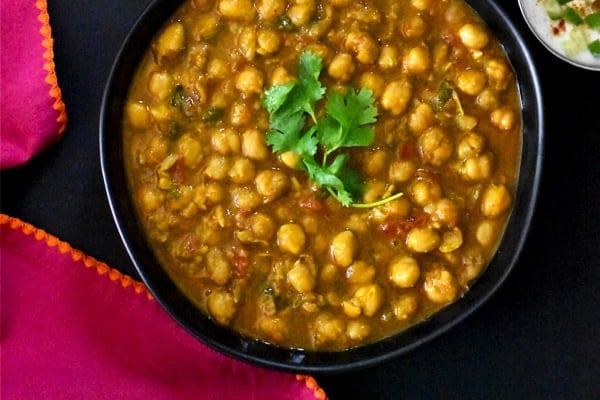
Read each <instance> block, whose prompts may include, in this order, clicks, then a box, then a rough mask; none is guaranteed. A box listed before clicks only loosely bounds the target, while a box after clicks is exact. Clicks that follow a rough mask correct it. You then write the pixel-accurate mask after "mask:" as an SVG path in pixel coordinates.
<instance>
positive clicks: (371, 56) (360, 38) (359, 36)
mask: <svg viewBox="0 0 600 400" xmlns="http://www.w3.org/2000/svg"><path fill="white" fill-rule="evenodd" d="M344 46H345V47H346V50H348V51H350V52H352V53H354V55H355V57H356V60H357V61H358V62H359V63H361V64H373V63H374V62H375V61H376V60H377V55H378V54H379V46H377V43H376V42H375V41H374V40H373V38H372V37H371V36H370V35H369V34H368V33H366V32H361V31H353V32H350V33H348V36H346V41H345V43H344Z"/></svg>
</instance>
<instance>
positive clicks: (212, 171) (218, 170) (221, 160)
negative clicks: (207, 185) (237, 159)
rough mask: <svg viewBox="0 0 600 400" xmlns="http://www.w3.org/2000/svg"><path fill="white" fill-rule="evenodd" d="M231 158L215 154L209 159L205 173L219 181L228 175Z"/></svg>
mask: <svg viewBox="0 0 600 400" xmlns="http://www.w3.org/2000/svg"><path fill="white" fill-rule="evenodd" d="M229 165H230V162H229V159H228V158H226V157H218V156H213V157H211V158H210V159H209V160H208V163H207V164H206V168H205V169H204V175H206V176H208V177H209V178H211V179H215V180H217V181H220V180H223V179H225V178H226V177H227V172H228V171H229Z"/></svg>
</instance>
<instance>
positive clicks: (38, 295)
mask: <svg viewBox="0 0 600 400" xmlns="http://www.w3.org/2000/svg"><path fill="white" fill-rule="evenodd" d="M0 276H1V285H2V292H1V302H0V307H1V310H2V321H1V322H2V325H1V329H0V344H1V350H2V360H1V361H2V368H1V369H2V372H1V374H2V375H1V379H2V380H1V382H2V387H1V392H0V397H1V398H2V399H3V400H11V399H66V400H68V399H153V400H160V399H220V400H227V399H235V400H243V399H280V400H286V399H289V400H309V399H310V400H315V399H321V400H325V399H326V395H325V393H324V391H323V390H322V389H321V388H320V387H319V386H318V384H317V383H316V381H315V380H314V379H313V378H311V377H309V376H304V375H293V374H289V373H282V372H276V371H271V370H267V369H263V368H259V367H255V366H252V365H250V364H246V363H243V362H240V361H237V360H234V359H231V358H229V357H226V356H224V355H222V354H220V353H217V352H215V351H213V350H212V349H209V348H208V347H206V346H205V345H203V344H201V343H200V342H198V341H197V340H196V339H195V338H193V337H192V336H191V335H189V334H188V333H187V332H186V331H185V330H184V329H183V328H181V327H180V326H179V325H178V324H177V323H176V322H175V321H173V320H172V319H171V317H169V316H168V315H167V314H166V313H165V312H164V311H163V309H162V308H161V307H160V305H159V304H158V303H157V302H156V301H155V300H153V299H152V296H151V295H150V293H149V292H148V291H147V289H146V287H145V286H144V285H143V284H142V283H140V282H137V281H135V280H133V279H131V278H130V277H128V276H124V275H122V274H121V273H120V272H118V271H117V270H114V269H111V268H109V267H108V266H107V265H106V264H104V263H101V262H99V261H97V260H95V259H93V258H92V257H89V256H86V255H85V254H83V253H82V252H80V251H78V250H75V249H73V248H72V247H71V246H69V244H67V243H65V242H62V241H60V240H59V239H57V238H56V237H54V236H52V235H49V234H48V233H46V232H45V231H43V230H41V229H37V228H35V227H33V226H32V225H29V224H27V223H25V222H23V221H21V220H18V219H15V218H11V217H9V216H7V215H4V214H0Z"/></svg>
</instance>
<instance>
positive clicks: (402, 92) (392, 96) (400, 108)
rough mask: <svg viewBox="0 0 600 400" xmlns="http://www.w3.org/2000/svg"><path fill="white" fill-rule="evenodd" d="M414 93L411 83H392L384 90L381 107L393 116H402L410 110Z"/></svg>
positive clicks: (403, 81) (404, 81)
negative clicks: (409, 105) (409, 106)
mask: <svg viewBox="0 0 600 400" xmlns="http://www.w3.org/2000/svg"><path fill="white" fill-rule="evenodd" d="M412 93H413V88H412V85H411V83H410V82H409V81H406V80H402V81H392V82H390V83H389V84H388V85H387V86H386V87H385V89H384V90H383V94H382V95H381V106H382V107H383V108H384V109H385V110H388V111H390V112H391V113H392V114H393V115H396V116H398V115H401V114H403V113H404V112H405V111H406V109H407V108H408V104H409V102H410V100H411V98H412Z"/></svg>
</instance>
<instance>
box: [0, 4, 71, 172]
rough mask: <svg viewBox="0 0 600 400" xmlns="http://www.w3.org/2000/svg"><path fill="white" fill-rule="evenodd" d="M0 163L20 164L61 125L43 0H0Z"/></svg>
mask: <svg viewBox="0 0 600 400" xmlns="http://www.w3.org/2000/svg"><path fill="white" fill-rule="evenodd" d="M0 21H1V29H2V35H1V36H0V49H1V51H0V71H1V74H2V90H0V116H1V120H0V124H1V125H0V168H2V169H4V168H12V167H16V166H18V165H21V164H24V163H25V162H27V161H28V160H30V159H31V158H32V157H33V156H34V155H36V154H37V153H39V152H40V151H42V150H44V149H45V148H47V147H48V146H49V145H50V144H51V143H53V142H55V141H56V140H57V139H58V138H60V136H61V135H62V133H63V132H64V130H65V127H66V123H67V117H66V113H65V104H64V103H63V101H62V97H61V91H60V88H59V86H58V83H57V79H56V73H55V70H54V58H53V57H54V52H53V47H52V46H53V40H52V31H51V29H50V24H49V16H48V12H47V9H46V1H45V0H37V1H34V0H2V6H1V7H0Z"/></svg>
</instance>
